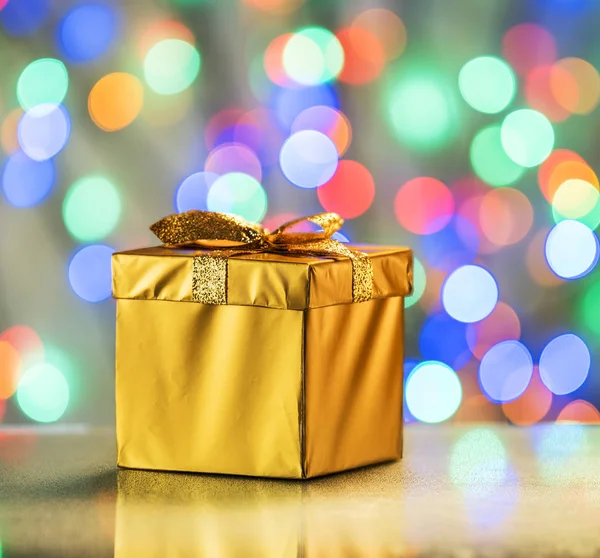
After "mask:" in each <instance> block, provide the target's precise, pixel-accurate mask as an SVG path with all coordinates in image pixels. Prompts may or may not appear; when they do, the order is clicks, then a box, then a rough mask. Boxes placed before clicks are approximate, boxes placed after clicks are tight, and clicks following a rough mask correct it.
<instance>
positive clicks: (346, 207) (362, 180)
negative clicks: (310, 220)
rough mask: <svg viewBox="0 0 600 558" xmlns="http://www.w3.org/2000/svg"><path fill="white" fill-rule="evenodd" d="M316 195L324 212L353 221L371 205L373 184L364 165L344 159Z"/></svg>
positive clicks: (373, 192)
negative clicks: (330, 212)
mask: <svg viewBox="0 0 600 558" xmlns="http://www.w3.org/2000/svg"><path fill="white" fill-rule="evenodd" d="M317 195H318V197H319V202H321V205H322V206H323V209H325V211H332V212H334V213H338V214H339V215H340V216H341V217H343V218H344V219H354V218H355V217H358V216H360V215H362V214H363V213H364V212H365V211H367V209H369V207H370V206H371V204H372V203H373V200H374V199H375V182H374V181H373V177H372V176H371V173H370V172H369V170H368V169H367V168H366V167H365V166H364V165H361V164H360V163H357V162H356V161H351V160H349V159H345V160H343V161H340V162H339V164H338V167H337V169H336V171H335V174H334V175H333V176H332V177H331V179H330V180H329V181H327V182H326V183H325V184H323V185H322V186H320V187H319V188H318V189H317Z"/></svg>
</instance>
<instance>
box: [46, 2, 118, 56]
mask: <svg viewBox="0 0 600 558" xmlns="http://www.w3.org/2000/svg"><path fill="white" fill-rule="evenodd" d="M117 26H118V16H117V13H116V12H115V10H114V7H113V6H110V5H107V4H100V3H90V4H79V5H78V6H75V7H74V8H73V9H71V10H70V11H69V12H67V14H66V15H65V16H64V17H63V19H62V21H61V22H60V24H59V26H58V30H57V36H56V42H57V46H58V49H59V50H60V52H61V53H62V55H63V56H64V57H65V58H66V59H67V60H69V61H70V62H90V61H92V60H94V59H96V58H98V57H100V56H102V55H103V54H104V53H106V52H107V51H108V49H109V48H110V47H111V45H112V44H113V42H114V40H115V38H116V36H117Z"/></svg>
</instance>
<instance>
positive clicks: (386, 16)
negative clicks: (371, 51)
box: [352, 8, 407, 61]
mask: <svg viewBox="0 0 600 558" xmlns="http://www.w3.org/2000/svg"><path fill="white" fill-rule="evenodd" d="M352 27H354V28H359V29H365V30H367V31H370V32H371V33H372V34H373V35H374V36H375V37H377V38H378V39H379V41H381V45H382V47H383V51H384V53H385V58H386V60H388V61H389V60H394V59H395V58H398V56H400V55H401V54H402V53H403V52H404V49H405V48H406V41H407V36H406V26H405V25H404V23H403V22H402V20H401V19H400V18H399V17H398V15H397V14H395V13H394V12H393V11H391V10H387V9H385V8H371V9H369V10H365V11H364V12H361V13H359V14H358V15H357V16H356V17H355V18H354V20H353V21H352Z"/></svg>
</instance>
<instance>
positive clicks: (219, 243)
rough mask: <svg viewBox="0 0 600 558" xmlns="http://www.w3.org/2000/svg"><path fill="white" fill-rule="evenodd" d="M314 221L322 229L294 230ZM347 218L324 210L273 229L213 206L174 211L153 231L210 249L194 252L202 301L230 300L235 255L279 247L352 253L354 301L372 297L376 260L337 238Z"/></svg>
mask: <svg viewBox="0 0 600 558" xmlns="http://www.w3.org/2000/svg"><path fill="white" fill-rule="evenodd" d="M304 221H310V222H311V223H315V224H316V225H318V226H319V227H321V229H322V230H321V231H317V232H290V231H289V229H291V228H292V227H293V226H294V225H297V224H298V223H302V222H304ZM343 224H344V220H343V219H342V218H341V217H340V216H339V215H338V214H337V213H319V214H318V215H311V216H309V217H301V218H299V219H294V220H293V221H289V222H287V223H285V224H283V225H282V226H281V227H279V228H278V229H276V230H275V231H273V232H269V231H267V230H266V229H264V228H263V227H262V226H260V225H256V224H253V223H248V222H247V221H245V220H244V219H242V218H240V217H236V216H234V215H226V214H223V213H216V212H211V211H197V210H191V211H186V212H185V213H176V214H174V215H169V216H168V217H165V218H163V219H161V220H160V221H157V222H156V223H154V224H153V225H152V226H151V227H150V230H151V231H152V232H153V233H154V234H155V235H156V236H157V237H158V238H159V240H160V241H161V242H162V243H163V244H165V245H167V246H201V247H203V248H207V249H209V250H210V251H209V252H207V253H205V254H200V255H198V256H194V261H193V268H192V269H193V271H192V294H193V298H194V300H195V301H196V302H201V303H203V304H227V267H228V264H227V261H228V259H229V258H230V257H231V256H234V255H242V254H251V253H258V252H274V253H281V254H286V255H297V256H310V255H312V256H326V257H330V258H350V261H351V263H352V300H353V302H363V301H366V300H370V299H371V298H372V297H373V264H372V263H371V259H370V258H369V256H367V255H366V254H365V253H363V252H360V251H358V250H353V249H351V248H348V247H347V246H345V245H344V244H342V243H341V242H338V241H337V240H333V239H332V238H331V237H332V235H333V234H334V233H335V232H336V231H338V230H339V229H340V228H341V227H342V225H343Z"/></svg>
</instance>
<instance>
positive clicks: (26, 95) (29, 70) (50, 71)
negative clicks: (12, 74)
mask: <svg viewBox="0 0 600 558" xmlns="http://www.w3.org/2000/svg"><path fill="white" fill-rule="evenodd" d="M68 88H69V74H68V73H67V68H65V65H64V64H63V63H62V62H61V61H60V60H56V59H55V58H41V59H40V60H35V61H34V62H31V64H29V65H28V66H27V67H26V68H25V69H24V70H23V71H22V72H21V75H20V76H19V81H18V82H17V98H18V99H19V104H20V105H21V107H22V108H23V109H24V110H27V109H30V108H32V107H35V106H36V105H41V104H43V103H52V104H55V105H57V104H60V103H62V101H63V99H64V98H65V95H66V94H67V90H68Z"/></svg>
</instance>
